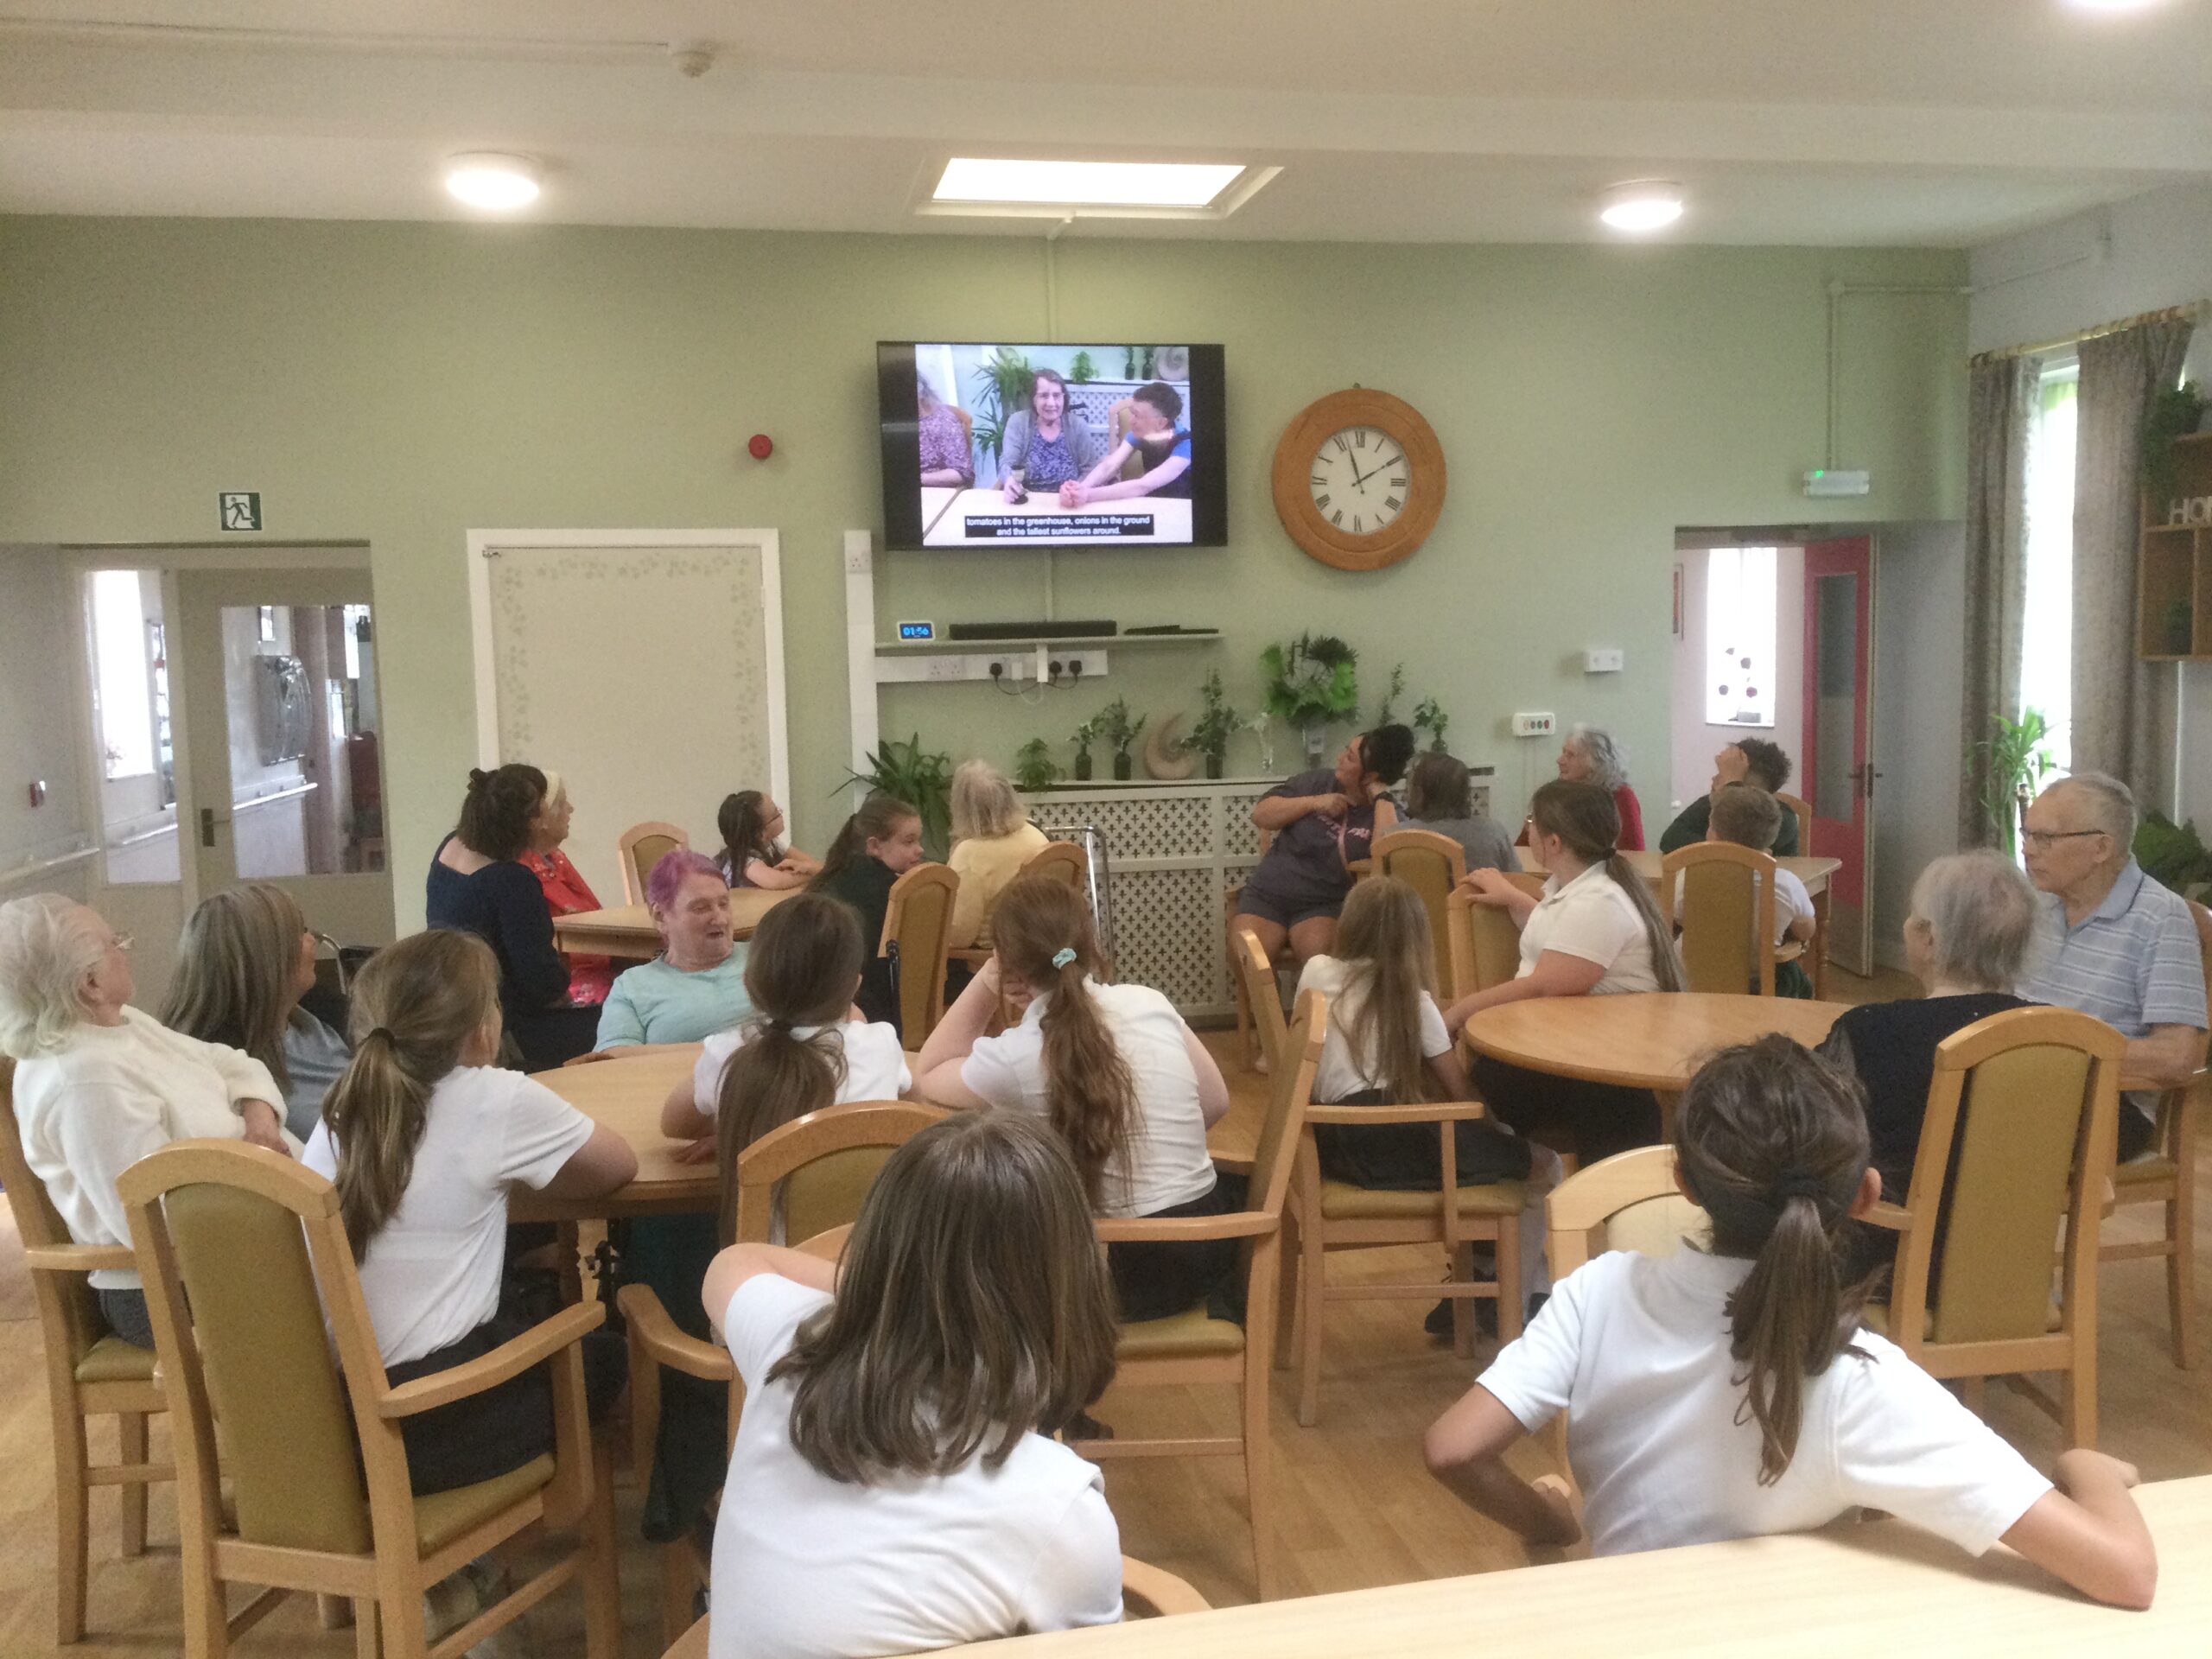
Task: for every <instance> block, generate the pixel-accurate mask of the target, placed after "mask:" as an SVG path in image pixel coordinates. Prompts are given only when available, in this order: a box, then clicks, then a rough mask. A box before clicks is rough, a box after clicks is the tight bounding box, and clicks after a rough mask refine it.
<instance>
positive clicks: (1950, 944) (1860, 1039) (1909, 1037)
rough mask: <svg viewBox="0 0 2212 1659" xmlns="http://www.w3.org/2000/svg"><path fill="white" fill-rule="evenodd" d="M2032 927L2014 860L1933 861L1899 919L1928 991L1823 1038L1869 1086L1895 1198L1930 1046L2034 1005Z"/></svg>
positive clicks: (1847, 1021) (1900, 1199)
mask: <svg viewBox="0 0 2212 1659" xmlns="http://www.w3.org/2000/svg"><path fill="white" fill-rule="evenodd" d="M2035 931H2036V895H2035V890H2034V889H2033V888H2032V887H2030V886H2029V885H2028V879H2027V877H2025V876H2024V875H2022V874H2020V872H2019V871H2018V869H2017V868H2014V867H2013V864H2012V860H2010V859H2008V858H2006V857H2005V855H2003V854H2001V853H1996V852H1992V851H1989V850H1987V849H1984V850H1982V851H1980V852H1974V853H1954V854H1952V855H1949V856H1948V857H1946V858H1939V859H1937V860H1936V861H1935V862H1934V863H1932V864H1930V865H1929V867H1928V868H1926V869H1924V870H1923V871H1922V872H1921V873H1920V880H1918V881H1916V882H1915V883H1914V884H1913V889H1912V910H1911V913H1910V915H1908V916H1907V917H1906V918H1905V924H1904V953H1905V963H1906V965H1907V966H1908V967H1910V969H1911V970H1912V973H1913V976H1914V977H1915V978H1916V979H1917V980H1919V981H1920V982H1921V984H1922V985H1923V986H1924V987H1926V988H1927V995H1924V996H1922V997H1918V998H1907V999H1906V1000H1905V1001H1900V1002H1869V1003H1866V1004H1864V1005H1863V1006H1861V1007H1855V1008H1850V1009H1847V1010H1846V1011H1845V1012H1844V1014H1842V1015H1841V1016H1840V1018H1839V1019H1838V1020H1836V1022H1835V1024H1834V1026H1833V1027H1830V1029H1829V1031H1828V1036H1827V1041H1826V1042H1824V1043H1823V1044H1821V1053H1822V1054H1823V1055H1824V1056H1826V1057H1827V1058H1829V1059H1831V1060H1834V1061H1835V1062H1836V1063H1838V1064H1839V1065H1842V1066H1843V1067H1844V1068H1845V1069H1847V1070H1848V1071H1853V1072H1854V1073H1856V1074H1857V1076H1858V1077H1859V1082H1860V1083H1862V1084H1865V1085H1866V1129H1867V1135H1868V1139H1869V1142H1870V1145H1869V1148H1868V1161H1869V1162H1870V1163H1872V1165H1873V1166H1874V1167H1875V1168H1876V1169H1878V1170H1879V1171H1880V1172H1881V1175H1882V1196H1883V1197H1884V1198H1888V1199H1889V1200H1890V1201H1891V1203H1893V1204H1902V1203H1904V1198H1905V1192H1906V1190H1907V1189H1908V1188H1909V1187H1910V1185H1912V1165H1913V1160H1914V1158H1915V1157H1916V1155H1917V1154H1918V1153H1919V1150H1920V1123H1921V1120H1922V1118H1923V1117H1924V1116H1926V1115H1927V1111H1928V1085H1929V1079H1930V1078H1931V1077H1933V1076H1934V1074H1935V1070H1936V1045H1937V1044H1939V1043H1941V1042H1942V1040H1943V1039H1945V1038H1947V1037H1949V1036H1952V1035H1953V1034H1955V1033H1958V1032H1960V1031H1963V1030H1964V1029H1965V1028H1966V1027H1968V1026H1970V1025H1972V1024H1974V1021H1975V1020H1986V1019H1987V1018H1988V1017H1989V1016H1990V1015H1991V1014H2002V1013H2004V1012H2005V1010H2006V1009H2007V1008H2024V1007H2028V1006H2030V1005H2029V1004H2028V1003H2027V1002H2026V1001H2024V1000H2023V999H2021V998H2020V997H2018V996H2016V995H2013V994H2012V987H2013V986H2014V985H2015V984H2016V983H2017V982H2018V980H2019V977H2020V970H2021V968H2022V966H2023V965H2024V963H2026V961H2027V959H2028V949H2029V946H2030V944H2031V942H2032V941H2033V940H2034V938H2035ZM1891 1243H1892V1244H1893V1243H1894V1240H1893V1239H1892V1240H1891Z"/></svg>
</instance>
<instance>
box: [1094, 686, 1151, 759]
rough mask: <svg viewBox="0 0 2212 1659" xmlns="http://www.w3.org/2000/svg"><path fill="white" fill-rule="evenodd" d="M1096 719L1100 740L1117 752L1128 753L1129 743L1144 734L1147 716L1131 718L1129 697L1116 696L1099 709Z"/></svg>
mask: <svg viewBox="0 0 2212 1659" xmlns="http://www.w3.org/2000/svg"><path fill="white" fill-rule="evenodd" d="M1145 719H1146V716H1144V715H1138V716H1137V717H1136V719H1135V721H1132V720H1130V718H1129V705H1128V699H1126V698H1123V697H1116V698H1115V699H1114V701H1113V702H1109V703H1108V704H1107V705H1106V706H1105V707H1104V708H1103V709H1100V710H1099V711H1098V713H1097V715H1096V722H1097V726H1098V737H1099V741H1102V742H1103V743H1104V744H1105V745H1106V747H1108V748H1109V749H1111V750H1113V751H1114V752H1115V753H1116V754H1127V753H1128V752H1129V745H1130V744H1132V743H1134V742H1135V741H1137V739H1138V738H1139V737H1140V736H1141V734H1143V732H1144V722H1145Z"/></svg>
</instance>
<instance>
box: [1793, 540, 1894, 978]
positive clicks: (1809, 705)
mask: <svg viewBox="0 0 2212 1659" xmlns="http://www.w3.org/2000/svg"><path fill="white" fill-rule="evenodd" d="M1873 596H1874V563H1873V543H1872V542H1871V541H1870V540H1868V539H1867V538H1866V537H1863V536H1859V537H1852V538H1851V539H1849V540H1847V541H1834V542H1814V543H1809V544H1808V545H1807V547H1806V549H1805V708H1804V734H1803V739H1802V753H1800V755H1799V757H1798V766H1799V774H1800V777H1801V778H1802V788H1803V789H1804V791H1805V798H1806V799H1807V800H1808V802H1809V803H1810V804H1811V806H1812V809H1813V844H1812V845H1811V846H1810V847H1808V848H1807V849H1805V851H1806V852H1807V853H1808V854H1809V855H1812V856H1814V857H1816V858H1833V859H1834V860H1836V861H1837V868H1836V870H1835V873H1834V874H1833V875H1832V876H1830V877H1829V878H1828V887H1827V893H1826V894H1825V895H1824V897H1823V899H1821V900H1818V901H1816V902H1818V903H1824V904H1825V906H1826V917H1825V921H1824V923H1823V927H1822V931H1823V933H1824V935H1825V943H1826V946H1827V953H1828V959H1829V960H1830V961H1832V962H1834V963H1836V965H1837V966H1839V967H1841V968H1846V969H1849V970H1850V971H1851V972H1853V973H1854V974H1866V973H1871V972H1872V970H1873V944H1874V939H1873V919H1874V913H1873V906H1872V905H1870V904H1869V903H1868V902H1867V894H1868V893H1869V891H1870V890H1871V889H1870V887H1869V886H1868V874H1869V871H1870V869H1871V868H1872V856H1873V842H1872V831H1873V814H1872V812H1871V811H1869V810H1868V807H1867V802H1868V798H1869V796H1870V795H1871V794H1872V789H1873V783H1874V779H1875V776H1876V774H1875V772H1874V768H1873V763H1872V759H1871V758H1870V754H1869V736H1868V734H1869V732H1870V731H1871V729H1872V728H1871V724H1870V722H1869V720H1868V699H1869V697H1870V696H1871V695H1872V685H1871V683H1870V681H1869V671H1870V668H1871V665H1872V662H1873V630H1874V606H1873Z"/></svg>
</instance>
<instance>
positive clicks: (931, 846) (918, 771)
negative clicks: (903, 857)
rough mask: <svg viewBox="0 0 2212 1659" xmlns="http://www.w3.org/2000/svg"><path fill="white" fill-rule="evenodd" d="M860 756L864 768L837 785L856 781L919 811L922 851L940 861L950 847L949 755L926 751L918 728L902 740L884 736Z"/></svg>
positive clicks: (950, 792)
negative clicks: (877, 744)
mask: <svg viewBox="0 0 2212 1659" xmlns="http://www.w3.org/2000/svg"><path fill="white" fill-rule="evenodd" d="M861 760H865V761H866V762H867V763H868V766H867V769H866V770H865V771H861V772H851V773H849V774H848V775H847V777H846V779H845V781H844V783H843V784H841V785H838V787H839V788H841V789H842V788H849V787H850V786H851V785H855V784H859V785H861V786H862V787H864V788H867V789H872V790H880V791H882V792H883V793H884V794H886V795H889V796H893V797H894V798H897V799H899V800H902V801H904V802H906V804H908V805H909V806H911V807H912V808H913V809H914V810H916V811H917V812H918V813H920V814H921V815H922V850H923V852H924V853H925V854H926V855H928V856H929V857H931V858H932V859H935V860H938V861H939V862H942V861H944V857H945V855H946V854H947V853H949V852H950V850H951V848H952V757H951V756H950V755H949V754H945V753H935V754H932V753H926V752H925V751H924V749H923V748H922V738H921V734H920V733H918V732H917V733H916V734H914V735H913V736H912V737H910V738H908V739H907V740H906V741H905V742H903V743H901V742H899V741H898V740H897V739H896V738H886V739H885V740H884V741H883V742H882V743H881V744H880V746H878V747H877V748H876V749H875V751H874V753H871V754H863V755H862V756H861Z"/></svg>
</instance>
